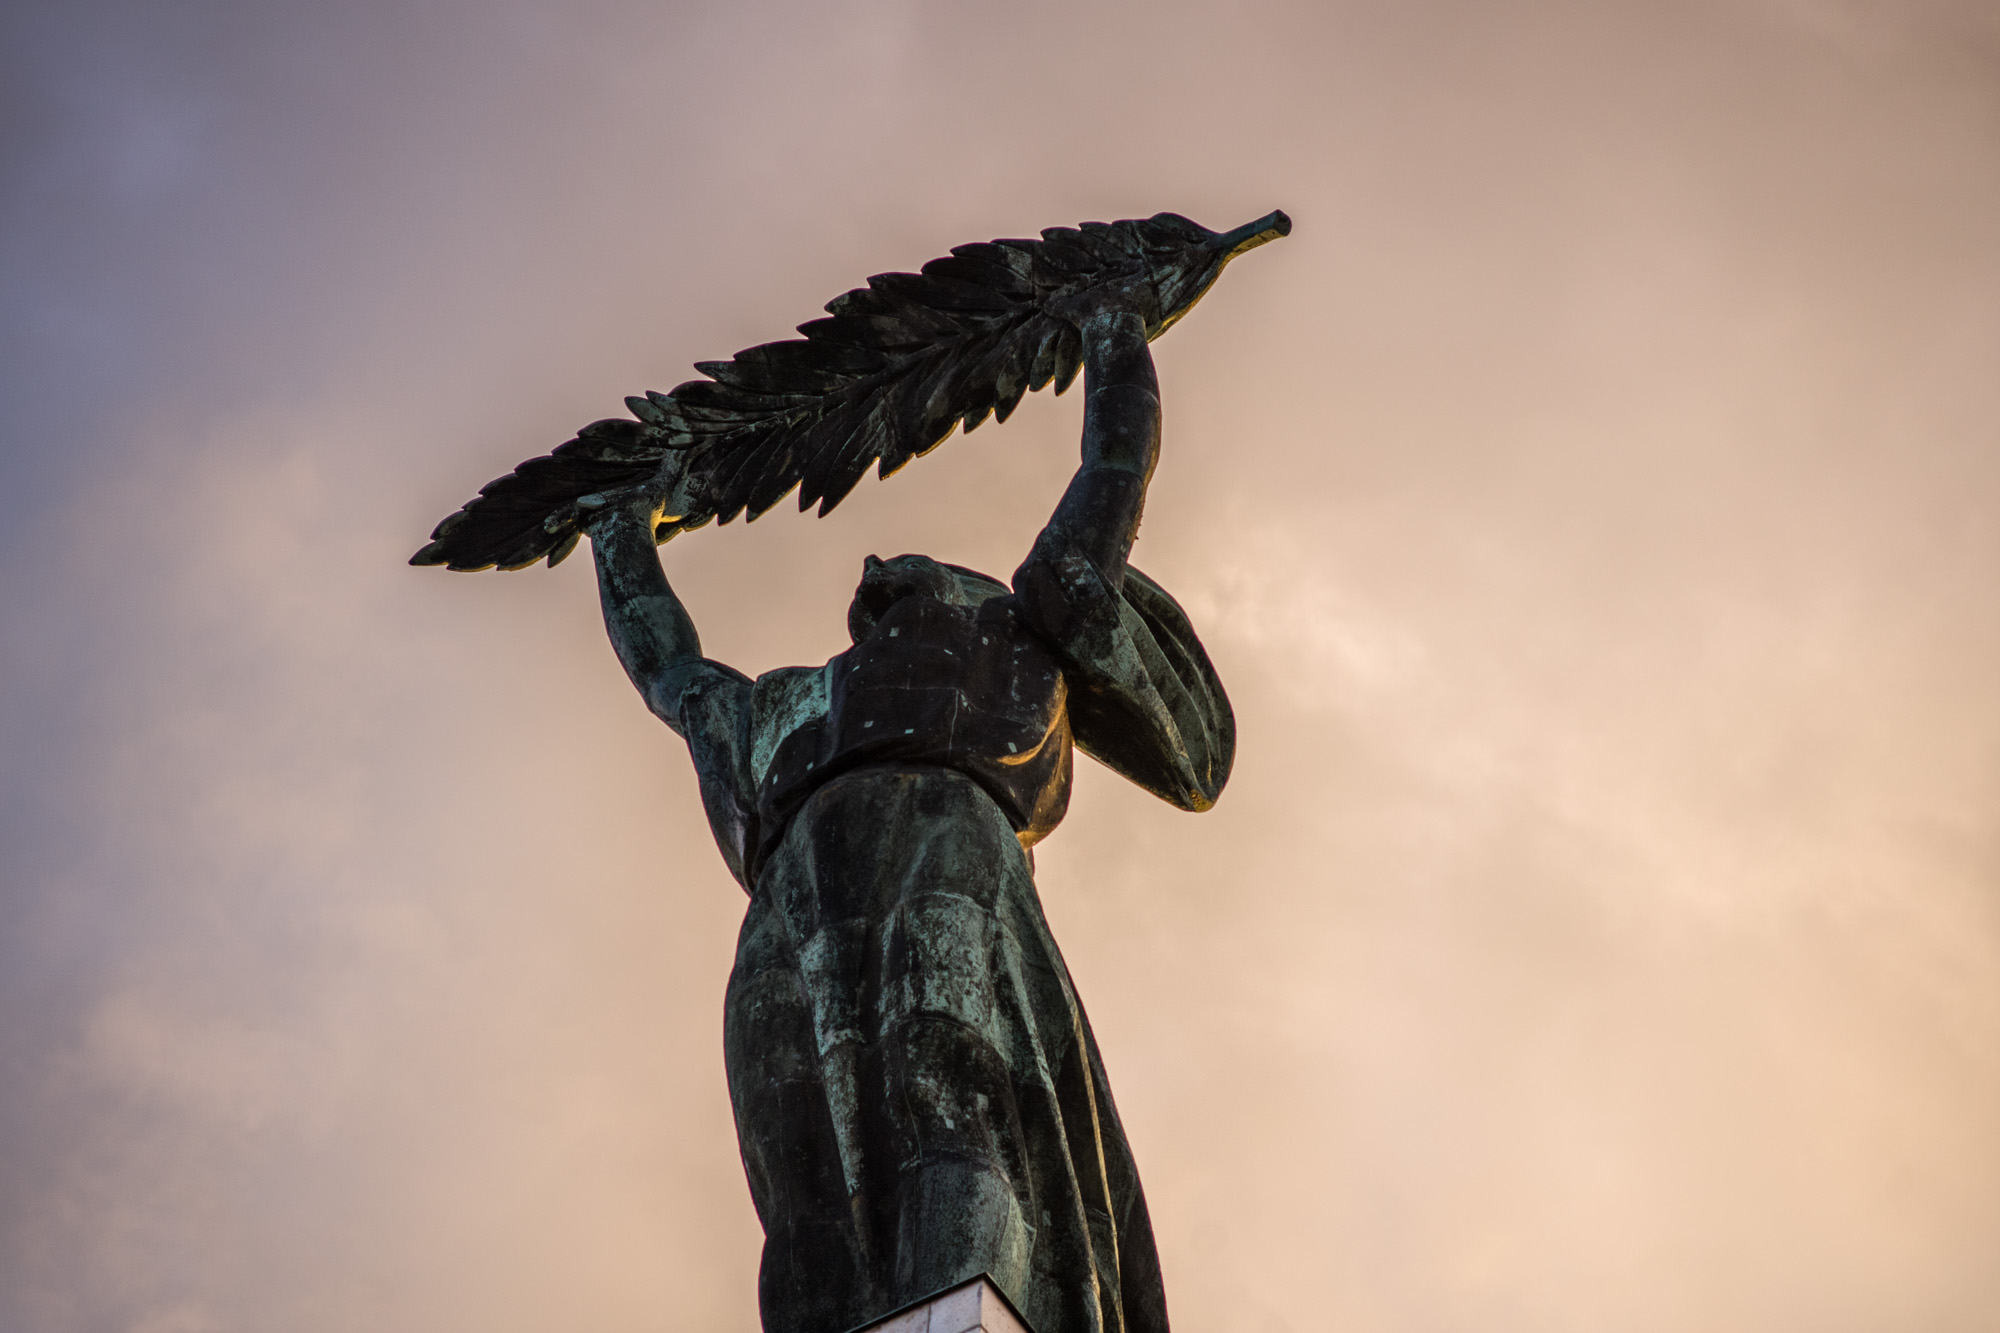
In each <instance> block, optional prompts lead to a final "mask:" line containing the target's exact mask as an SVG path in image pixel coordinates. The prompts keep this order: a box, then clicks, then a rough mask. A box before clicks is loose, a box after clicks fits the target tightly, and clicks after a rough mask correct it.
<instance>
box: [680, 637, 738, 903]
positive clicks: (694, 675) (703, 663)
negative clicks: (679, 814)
mask: <svg viewBox="0 0 2000 1333" xmlns="http://www.w3.org/2000/svg"><path fill="white" fill-rule="evenodd" d="M750 697H751V681H750V678H749V677H748V676H745V675H744V674H743V673H742V672H740V671H738V670H736V669H735V668H733V667H727V666H724V665H723V664H722V663H720V662H715V661H710V660H709V659H707V658H702V659H700V660H699V662H698V663H696V664H693V665H691V666H690V667H689V668H687V679H686V681H685V683H684V684H682V686H681V692H680V703H679V708H678V714H679V717H678V721H679V724H680V725H679V727H678V728H677V730H678V731H679V732H680V734H681V735H682V736H684V737H686V738H687V747H688V757H689V758H690V759H692V760H693V761H694V771H695V777H696V779H697V780H698V781H699V782H700V784H701V805H702V809H703V810H704V811H706V812H707V814H708V827H709V830H710V831H711V832H713V833H714V834H715V845H716V846H717V847H718V848H720V849H721V851H722V859H723V860H724V861H725V862H726V863H727V864H728V866H729V873H730V874H731V875H734V876H735V877H736V882H737V883H738V884H741V885H742V886H743V888H744V891H745V892H748V891H749V889H750V882H749V879H748V878H747V869H746V867H747V866H748V865H749V861H750V853H751V850H752V849H753V848H755V847H756V845H757V801H756V784H755V783H754V782H753V781H752V779H751V777H750V737H749V732H750Z"/></svg>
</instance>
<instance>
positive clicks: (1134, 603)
mask: <svg viewBox="0 0 2000 1333" xmlns="http://www.w3.org/2000/svg"><path fill="white" fill-rule="evenodd" d="M1149 296H1150V293H1148V292H1145V291H1143V290H1142V291H1139V292H1136V293H1124V292H1112V293H1110V294H1109V296H1108V298H1107V297H1106V296H1098V297H1097V299H1096V301H1095V303H1094V304H1093V305H1092V306H1091V307H1090V308H1087V309H1083V310H1079V311H1076V312H1074V316H1073V318H1074V322H1075V323H1076V325H1077V327H1078V328H1079V329H1080V330H1081V331H1082V333H1083V366H1084V408H1083V460H1082V464H1081V466H1079V467H1078V468H1077V470H1076V475H1075V476H1074V477H1073V478H1071V480H1070V483H1069V488H1068V489H1067V490H1065V491H1064V492H1063V497H1062V500H1061V501H1060V502H1059V503H1058V504H1057V505H1056V512H1055V513H1054V515H1052V516H1051V517H1050V519H1049V522H1048V526H1047V527H1045V528H1043V529H1042V533H1041V536H1039V537H1038V538H1036V540H1035V548H1034V550H1033V552H1031V553H1030V555H1029V556H1028V559H1027V560H1026V561H1025V562H1024V563H1023V564H1022V566H1021V567H1020V568H1019V569H1018V570H1016V571H1015V573H1014V591H1015V597H1016V603H1017V605H1018V606H1019V608H1020V610H1021V613H1022V615H1023V617H1024V619H1025V622H1026V624H1027V625H1028V626H1029V627H1030V628H1031V629H1032V630H1033V631H1034V632H1035V633H1036V634H1037V635H1038V636H1039V637H1041V638H1042V639H1043V640H1044V641H1045V642H1047V643H1048V644H1049V645H1050V646H1051V647H1053V648H1054V649H1055V650H1056V654H1057V656H1058V658H1059V659H1060V660H1061V661H1062V662H1063V674H1064V676H1065V678H1066V680H1067V682H1068V684H1069V702H1068V708H1069V716H1070V725H1071V727H1072V729H1073V732H1074V735H1075V737H1076V742H1077V744H1078V745H1079V746H1080V747H1082V748H1083V749H1084V750H1085V751H1086V752H1087V753H1089V754H1091V755H1093V756H1095V757H1096V758H1098V759H1099V760H1102V761H1103V762H1104V763H1105V764H1106V765H1107V766H1109V767H1110V768H1112V769H1113V770H1114V771H1116V772H1118V773H1122V774H1123V775H1124V776H1126V777H1127V778H1130V779H1131V780H1132V781H1134V782H1136V783H1138V784H1139V785H1140V786H1141V787H1144V788H1145V789H1146V790H1148V791H1150V792H1152V793H1154V794H1155V795H1156V796H1159V797H1162V798H1163V799H1165V800H1168V801H1171V802H1173V803H1174V804H1175V805H1178V806H1180V807H1182V808H1183V809H1187V810H1206V809H1207V808H1208V807H1209V806H1211V805H1213V804H1214V803H1215V798H1216V797H1217V796H1218V795H1219V794H1220V793H1221V791H1222V786H1223V784H1224V783H1225V782H1227V781H1228V780H1229V768H1230V763H1231V759H1232V757H1233V755H1234V753H1235V730H1236V729H1235V720H1234V717H1233V716H1232V714H1231V712H1230V709H1229V701H1228V698H1227V697H1226V696H1225V695H1224V694H1223V692H1222V683H1221V681H1220V680H1218V679H1216V677H1215V673H1214V670H1213V668H1212V667H1210V666H1209V664H1208V658H1207V654H1206V653H1204V652H1203V651H1202V649H1201V644H1200V641H1199V640H1198V639H1196V638H1195V636H1194V631H1193V629H1192V627H1191V626H1189V625H1188V624H1187V620H1186V616H1185V614H1184V613H1182V611H1181V609H1180V608H1179V607H1178V606H1177V605H1175V604H1174V601H1173V599H1172V598H1171V597H1168V596H1167V594H1166V592H1165V590H1163V589H1161V588H1160V587H1159V586H1158V585H1157V584H1154V583H1153V582H1152V581H1151V580H1150V579H1147V578H1146V577H1145V576H1144V575H1141V574H1139V573H1138V571H1136V570H1130V569H1128V568H1127V565H1126V558H1127V556H1129V555H1130V554H1131V551H1132V542H1133V540H1134V539H1135V538H1136V537H1137V536H1138V534H1139V517H1140V511H1141V510H1142V509H1143V508H1144V507H1145V501H1146V486H1147V483H1148V482H1150V481H1151V480H1152V476H1153V468H1154V467H1155V465H1156V464H1157V463H1158V462H1159V458H1160V386H1159V379H1158V377H1157V376H1156V375H1155V374H1154V371H1153V356H1152V353H1151V352H1150V351H1149V350H1148V349H1147V346H1146V328H1147V324H1148V321H1147V319H1146V318H1145V305H1144V302H1145V300H1146V298H1147V297H1149ZM1065 313H1068V312H1065Z"/></svg>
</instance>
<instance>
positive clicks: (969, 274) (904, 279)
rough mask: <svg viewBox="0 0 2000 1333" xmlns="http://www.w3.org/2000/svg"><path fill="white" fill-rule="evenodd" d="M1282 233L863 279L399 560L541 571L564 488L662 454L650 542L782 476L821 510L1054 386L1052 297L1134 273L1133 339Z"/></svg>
mask: <svg viewBox="0 0 2000 1333" xmlns="http://www.w3.org/2000/svg"><path fill="white" fill-rule="evenodd" d="M1291 228H1292V224H1291V219H1289V218H1287V217H1286V216H1285V215H1284V214H1283V213H1282V212H1274V213H1271V214H1269V215H1268V216H1266V217H1262V218H1259V219H1258V220H1257V221H1255V222H1252V223H1249V224H1248V225H1246V226H1243V227H1238V228H1237V229H1236V230H1234V231H1230V232H1213V231H1210V230H1208V229H1207V228H1206V227H1203V226H1200V225H1199V224H1197V223H1194V222H1190V221H1189V220H1188V219H1186V218H1184V217H1181V216H1180V215H1178V214H1175V213H1159V214H1156V215H1154V216H1153V217H1150V218H1143V219H1139V218H1134V219H1128V220H1126V221H1122V222H1108V223H1107V222H1086V223H1084V224H1083V225H1082V226H1081V227H1080V228H1071V227H1053V228H1050V229H1049V230H1047V231H1044V232H1043V233H1042V237H1041V239H1040V240H1038V241H1029V240H999V241H990V242H987V243H985V244H981V245H961V246H959V247H957V248H956V249H954V250H953V251H952V252H951V254H950V255H948V256H945V257H944V258H941V259H933V260H932V261H931V262H930V263H928V264H925V265H924V267H923V271H922V272H921V273H883V274H878V275H876V276H875V277H872V278H870V279H869V280H868V285H867V286H866V287H861V288H856V289H855V290H854V291H851V292H848V293H846V294H845V295H842V296H837V297H835V298H834V299H833V300H831V301H829V302H828V303H827V305H826V312H827V318H825V319H815V320H813V321H811V322H809V323H806V324H801V325H800V326H799V332H800V333H801V334H803V335H804V336H803V337H801V338H794V339H788V340H786V341H783V342H773V343H764V344H762V345H761V346H757V347H751V348H748V349H746V350H744V351H741V352H738V353H737V354H736V355H735V356H734V357H733V358H731V359H730V360H728V361H704V362H701V363H699V364H697V365H696V366H695V369H697V370H699V371H701V372H702V373H703V374H704V375H707V376H708V378H707V379H700V380H691V381H689V382H688V383H686V384H682V385H680V386H679V387H678V388H676V389H674V390H673V392H671V393H665V394H662V393H648V394H646V396H645V397H643V398H638V397H634V398H627V399H626V400H625V405H626V406H627V407H628V408H630V409H631V411H632V417H631V418H613V419H610V420H606V421H597V422H593V423H591V424H590V425H588V426H585V427H584V428H583V429H582V430H580V431H578V432H577V434H576V438H575V439H573V440H571V441H569V442H568V443H567V444H563V445H559V446H557V447H556V449H555V450H554V452H552V453H549V454H546V455H543V456H542V457H540V458H532V459H529V460H528V461H527V462H525V463H523V464H521V465H520V466H519V467H517V468H515V469H514V470H513V471H512V472H511V473H509V474H507V475H506V476H504V477H500V478H498V479H496V480H494V481H491V482H489V483H487V484H486V485H485V486H483V487H481V488H480V492H479V494H478V496H476V497H475V498H474V499H472V500H470V501H468V502H467V503H466V504H465V506H464V507H463V508H461V509H459V510H458V511H457V512H455V513H453V514H450V515H448V516H447V517H446V518H445V520H444V521H443V522H442V523H439V524H438V525H437V528H436V529H435V530H434V531H433V532H432V533H431V542H430V544H429V545H427V546H425V547H424V548H423V549H422V550H421V551H418V552H417V553H416V555H414V556H413V557H411V559H410V563H411V564H413V565H444V566H446V567H448V568H450V569H457V570H474V569H486V568H489V567H492V566H496V565H497V566H499V567H500V568H501V569H520V568H522V567H524V566H526V565H530V564H533V563H534V562H535V561H537V560H541V559H544V558H546V559H547V560H548V562H549V564H550V565H554V564H556V563H557V562H559V561H560V560H562V559H563V557H565V556H567V555H568V554H569V553H570V551H571V550H573V549H574V548H575V546H576V544H577V541H578V539H579V538H580V537H581V535H582V531H581V528H580V526H579V524H580V521H581V514H580V511H579V509H578V507H577V504H576V501H577V500H578V499H579V498H580V497H583V496H586V495H590V494H592V493H593V492H603V491H609V490H615V489H617V488H620V487H624V486H632V485H637V484H639V483H641V482H644V481H646V480H647V479H648V478H650V477H652V476H653V475H654V474H655V473H656V472H657V471H658V470H659V468H660V464H661V461H662V460H663V459H664V458H665V457H666V456H667V455H668V453H670V452H672V451H677V450H681V451H687V453H688V457H687V459H686V460H685V465H684V466H685V474H686V476H687V477H688V478H689V485H688V488H687V491H686V493H687V494H688V495H690V496H691V497H692V503H691V504H690V505H689V506H687V510H688V512H686V513H684V514H681V515H680V516H678V517H676V518H675V519H673V520H671V521H670V522H666V523H663V524H661V525H660V528H659V530H658V531H657V532H656V533H655V536H656V537H658V539H659V540H661V541H665V540H666V539H667V538H668V537H671V536H672V535H674V533H676V532H678V531H683V530H686V529H688V528H696V527H700V526H701V525H703V524H705V523H707V522H709V521H710V520H711V519H720V520H721V521H723V522H724V523H727V522H729V521H730V520H732V519H734V518H735V517H736V516H737V515H739V514H747V515H748V516H749V517H750V518H752V519H755V518H756V517H757V516H758V515H759V514H762V513H763V512H764V511H765V510H767V509H769V508H771V507H772V506H773V505H775V504H777V503H778V501H780V500H782V499H783V498H784V497H785V496H786V495H787V494H788V493H789V492H790V491H791V490H792V489H793V488H794V487H796V488H798V491H799V508H800V509H802V510H803V509H806V508H809V507H811V506H812V505H814V504H817V505H818V506H819V512H820V513H821V514H825V513H827V512H828V511H829V510H831V509H832V508H833V507H834V506H835V505H837V504H839V503H840V502H841V501H842V500H843V499H845V498H846V497H847V494H848V492H849V491H851V490H853V489H854V486H855V484H856V483H857V482H859V481H860V480H861V476H862V474H863V473H864V472H866V471H867V470H868V468H869V466H870V465H871V464H873V465H875V466H876V467H877V469H878V470H879V472H880V475H882V476H884V477H887V476H888V475H889V474H890V473H892V472H894V471H896V470H897V469H898V468H900V467H902V466H903V465H904V464H905V463H907V462H909V461H910V460H911V459H912V458H915V457H917V456H918V455H920V454H925V453H928V452H930V451H931V450H932V449H934V448H936V447H937V446H938V445H939V444H941V443H943V441H944V440H945V438H946V437H947V436H949V435H950V434H951V432H952V430H953V428H954V427H956V426H959V425H963V426H964V428H965V429H966V430H967V431H971V430H973V429H975V428H976V427H977V426H979V424H980V423H981V422H983V421H984V420H985V419H986V418H987V416H988V415H989V414H990V415H992V416H993V417H994V418H995V419H996V420H999V421H1005V420H1006V419H1007V418H1008V416H1009V415H1010V414H1011V413H1012V412H1013V411H1014V408H1015V407H1016V406H1017V405H1018V404H1019V403H1020V401H1021V398H1022V396H1023V395H1024V394H1026V393H1028V392H1030V391H1032V390H1039V389H1041V388H1043V387H1044V386H1046V385H1049V384H1054V385H1055V391H1056V392H1057V393H1061V392H1062V391H1063V390H1064V389H1066V388H1068V387H1069V385H1070V382H1071V381H1072V380H1074V379H1075V378H1076V374H1077V371H1078V370H1079V369H1080V368H1081V366H1082V364H1083V344H1082V341H1081V338H1080V336H1079V334H1078V332H1077V329H1076V327H1075V326H1074V325H1073V324H1071V323H1070V322H1069V321H1068V320H1066V319H1064V318H1062V317H1060V316H1058V315H1056V314H1053V313H1051V309H1050V308H1051V307H1052V306H1057V307H1060V305H1061V304H1062V303H1063V302H1064V301H1065V300H1066V299H1073V298H1074V297H1075V296H1076V295H1077V294H1078V293H1080V292H1083V291H1084V290H1086V289H1088V288H1091V287H1095V286H1098V285H1102V284H1112V283H1122V284H1131V283H1135V282H1136V283H1146V284H1150V287H1151V290H1152V293H1153V295H1154V296H1155V297H1156V298H1157V314H1156V316H1155V317H1154V318H1152V319H1149V322H1148V327H1147V331H1146V332H1147V336H1148V337H1149V338H1157V337H1158V336H1159V335H1160V334H1162V333H1164V332H1166V330H1167V329H1168V328H1170V327H1171V326H1172V325H1173V323H1174V322H1175V321H1176V320H1178V319H1179V318H1180V317H1181V316H1182V315H1184V314H1186V313H1187V312H1188V310H1189V309H1190V308H1191V307H1192V306H1193V305H1194V303H1195V302H1196V301H1198V300H1200V299H1201V297H1202V294H1203V293H1204V292H1206V291H1207V290H1208V288H1209V287H1210V285H1212V284H1213V283H1214V282H1215V279H1216V278H1217V277H1218V276H1219V275H1220V274H1221V272H1222V269H1223V266H1224V265H1225V264H1227V263H1228V262H1229V261H1230V260H1231V259H1233V258H1235V257H1236V256H1237V255H1239V254H1241V253H1243V252H1244V251H1245V250H1249V249H1252V248H1254V247H1256V246H1259V245H1262V244H1264V243H1265V242H1266V241H1270V240H1275V239H1276V238H1278V237H1280V236H1284V235H1287V234H1288V233H1290V231H1291Z"/></svg>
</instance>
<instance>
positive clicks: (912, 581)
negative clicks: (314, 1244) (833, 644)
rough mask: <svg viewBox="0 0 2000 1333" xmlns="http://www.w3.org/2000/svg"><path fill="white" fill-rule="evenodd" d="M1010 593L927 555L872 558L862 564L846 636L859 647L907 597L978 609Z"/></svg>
mask: <svg viewBox="0 0 2000 1333" xmlns="http://www.w3.org/2000/svg"><path fill="white" fill-rule="evenodd" d="M1006 591H1007V588H1006V585H1004V584H1002V583H1000V582H998V581H997V580H994V579H990V578H988V577H987V576H986V575H984V574H980V573H978V572H976V571H974V570H970V569H960V568H959V567H958V566H957V565H947V564H943V563H941V562H939V561H936V560H933V559H931V558H930V557H929V556H927V555H899V556H897V557H895V558H894V559H892V560H883V559H881V558H879V557H877V556H872V555H871V556H869V557H868V558H867V559H865V560H863V561H862V562H861V583H860V585H859V586H857V587H856V588H855V589H854V600H853V601H852V602H850V603H848V606H847V633H848V636H849V637H850V638H852V639H853V640H854V642H856V643H860V642H861V641H862V640H863V639H865V638H867V637H868V636H869V635H870V634H873V633H874V632H875V626H876V625H878V624H879V623H881V620H882V617H883V616H884V615H886V614H888V611H889V608H890V607H892V606H894V605H895V604H896V603H897V602H900V601H902V600H903V599H904V598H905V597H931V598H935V599H936V600H938V601H940V602H944V603H945V604H947V605H949V606H978V605H979V604H980V603H981V602H983V601H985V600H986V599H987V598H989V597H993V596H997V595H998V594H1001V593H1004V592H1006Z"/></svg>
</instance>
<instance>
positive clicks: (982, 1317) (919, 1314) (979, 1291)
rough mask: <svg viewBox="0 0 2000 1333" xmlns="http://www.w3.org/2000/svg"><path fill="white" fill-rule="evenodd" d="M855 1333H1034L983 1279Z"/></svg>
mask: <svg viewBox="0 0 2000 1333" xmlns="http://www.w3.org/2000/svg"><path fill="white" fill-rule="evenodd" d="M855 1333H1032V1331H1031V1330H1030V1329H1029V1328H1028V1326H1027V1324H1026V1323H1024V1322H1023V1321H1022V1319H1021V1316H1019V1315H1017V1314H1015V1313H1014V1307H1013V1306H1011V1305H1009V1304H1008V1303H1007V1298H1006V1297H1005V1296H1002V1295H1001V1294H1000V1289H999V1288H998V1287H996V1286H994V1285H993V1284H992V1283H991V1282H988V1281H987V1280H986V1279H985V1278H983V1277H976V1278H974V1279H972V1281H970V1282H966V1283H961V1284H960V1285H958V1286H956V1287H953V1288H952V1289H951V1290H949V1291H943V1292H939V1293H938V1294H937V1295H935V1296H933V1297H931V1298H930V1299H929V1300H927V1301H919V1302H918V1303H917V1304H915V1305H912V1306H910V1307H909V1308H908V1309H904V1310H898V1311H897V1312H896V1313H895V1314H892V1315H890V1316H889V1317H888V1318H887V1319H884V1320H882V1321H880V1322H879V1323H874V1324H870V1325H868V1326H867V1327H866V1328H861V1329H857V1330H855Z"/></svg>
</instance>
